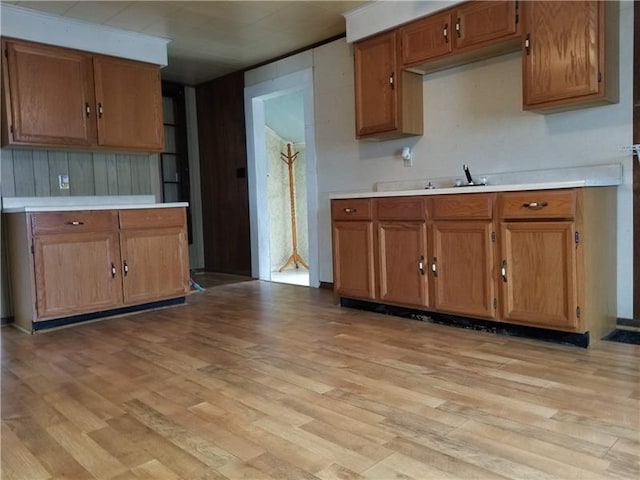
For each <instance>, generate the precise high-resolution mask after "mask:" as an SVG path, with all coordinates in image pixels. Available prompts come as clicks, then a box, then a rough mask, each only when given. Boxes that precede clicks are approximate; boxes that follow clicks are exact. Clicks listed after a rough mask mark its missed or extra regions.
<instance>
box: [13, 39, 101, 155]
mask: <svg viewBox="0 0 640 480" xmlns="http://www.w3.org/2000/svg"><path fill="white" fill-rule="evenodd" d="M3 46H4V48H5V52H6V54H5V55H6V57H5V59H4V60H5V61H6V63H5V65H4V67H5V79H8V88H6V85H5V89H6V90H7V92H6V94H7V96H8V97H9V99H10V102H9V103H10V105H11V112H10V116H11V119H9V120H8V121H9V123H10V125H9V132H8V133H7V136H8V137H9V139H8V140H9V143H17V144H21V143H23V144H49V145H90V144H94V143H95V142H96V123H95V122H96V117H95V113H96V112H95V108H94V104H95V99H94V91H93V73H92V65H91V56H90V55H87V54H84V53H81V52H76V51H73V50H66V49H62V48H56V47H48V46H44V45H36V44H29V43H21V42H13V41H5V42H3ZM5 83H6V82H5Z"/></svg>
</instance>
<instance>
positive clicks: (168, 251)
mask: <svg viewBox="0 0 640 480" xmlns="http://www.w3.org/2000/svg"><path fill="white" fill-rule="evenodd" d="M5 223H6V226H7V236H8V251H9V260H10V280H11V284H12V285H11V291H12V301H13V302H12V303H13V307H14V308H13V310H14V318H15V323H16V325H17V326H19V327H21V328H23V329H24V330H27V331H33V330H37V329H38V328H40V327H39V326H38V324H40V322H45V321H48V320H55V319H61V318H64V317H72V316H75V315H82V314H92V313H96V312H102V311H108V310H112V309H117V308H122V307H127V306H133V305H138V304H144V303H152V302H157V301H161V300H167V299H171V298H178V297H183V296H185V295H186V294H187V293H188V291H189V258H188V250H187V248H188V247H187V237H186V221H185V212H184V208H152V209H131V210H120V211H118V210H106V211H80V212H50V213H49V212H47V213H14V214H8V215H6V217H5ZM41 325H44V324H41Z"/></svg>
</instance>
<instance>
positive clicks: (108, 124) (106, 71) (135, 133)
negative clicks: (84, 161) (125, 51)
mask: <svg viewBox="0 0 640 480" xmlns="http://www.w3.org/2000/svg"><path fill="white" fill-rule="evenodd" d="M93 64H94V72H95V87H96V102H97V109H98V140H99V143H100V145H107V146H108V145H111V146H118V145H121V146H126V147H128V148H132V149H136V150H149V151H150V150H159V151H160V150H162V149H163V148H164V145H163V134H164V127H163V123H162V122H163V119H162V93H161V82H160V70H159V68H158V67H157V66H156V65H150V64H145V63H140V62H132V61H130V60H122V59H117V58H110V57H95V58H94V61H93Z"/></svg>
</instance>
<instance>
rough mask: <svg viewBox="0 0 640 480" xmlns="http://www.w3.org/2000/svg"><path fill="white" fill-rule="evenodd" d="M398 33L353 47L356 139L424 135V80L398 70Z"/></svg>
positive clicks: (378, 36) (384, 35) (384, 34)
mask: <svg viewBox="0 0 640 480" xmlns="http://www.w3.org/2000/svg"><path fill="white" fill-rule="evenodd" d="M397 52H398V42H397V33H396V31H391V32H388V33H383V34H380V35H376V36H375V37H371V38H368V39H366V40H363V41H360V42H357V43H356V44H355V45H354V72H355V112H356V137H357V138H359V139H361V138H369V139H389V138H398V137H405V136H410V135H422V77H421V76H420V75H418V74H415V73H411V72H406V71H403V70H401V69H400V68H399V63H398V56H397Z"/></svg>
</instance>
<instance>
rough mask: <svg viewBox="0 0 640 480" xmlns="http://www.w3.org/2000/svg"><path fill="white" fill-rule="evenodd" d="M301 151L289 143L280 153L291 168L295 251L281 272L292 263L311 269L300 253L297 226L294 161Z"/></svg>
mask: <svg viewBox="0 0 640 480" xmlns="http://www.w3.org/2000/svg"><path fill="white" fill-rule="evenodd" d="M299 153H300V152H295V153H292V152H291V144H290V143H287V153H282V152H281V153H280V158H281V159H282V161H283V162H284V163H286V164H287V168H288V169H289V202H290V204H291V244H292V245H293V253H291V255H290V256H289V258H288V259H287V261H286V262H284V265H282V267H280V270H278V271H279V272H282V271H283V270H284V269H285V268H287V267H288V266H289V265H291V264H292V263H293V264H294V265H295V266H296V268H298V264H300V265H302V266H303V267H304V268H306V269H307V270H309V265H307V264H306V263H305V261H304V260H303V259H302V257H301V256H300V254H299V253H298V233H297V227H296V195H295V188H294V182H295V180H294V178H293V163H294V162H295V161H296V158H298V154H299Z"/></svg>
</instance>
